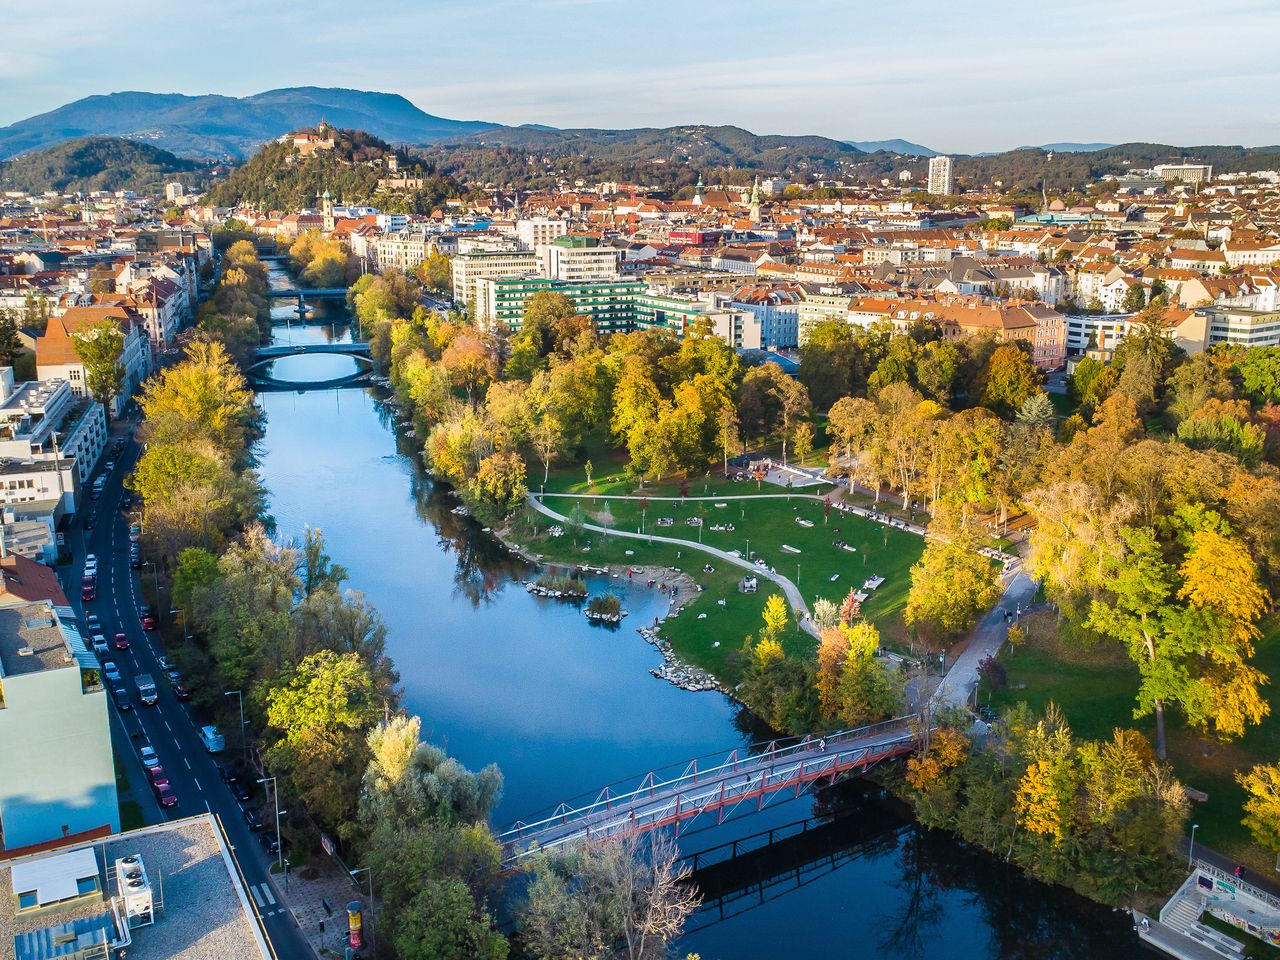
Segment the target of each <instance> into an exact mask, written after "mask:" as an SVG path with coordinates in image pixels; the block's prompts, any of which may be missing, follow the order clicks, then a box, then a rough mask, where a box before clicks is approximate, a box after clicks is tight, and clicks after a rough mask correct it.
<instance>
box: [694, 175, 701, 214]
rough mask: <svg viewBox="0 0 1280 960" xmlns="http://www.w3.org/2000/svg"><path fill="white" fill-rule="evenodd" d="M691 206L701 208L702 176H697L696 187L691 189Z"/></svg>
mask: <svg viewBox="0 0 1280 960" xmlns="http://www.w3.org/2000/svg"><path fill="white" fill-rule="evenodd" d="M693 205H694V206H695V207H700V206H702V174H698V185H697V186H696V187H694V188H693Z"/></svg>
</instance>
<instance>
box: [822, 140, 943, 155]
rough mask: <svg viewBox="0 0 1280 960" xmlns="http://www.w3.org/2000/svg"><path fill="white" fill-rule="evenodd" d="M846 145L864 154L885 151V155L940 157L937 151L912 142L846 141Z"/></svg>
mask: <svg viewBox="0 0 1280 960" xmlns="http://www.w3.org/2000/svg"><path fill="white" fill-rule="evenodd" d="M845 143H847V144H849V145H850V146H853V147H857V148H858V149H859V150H861V151H862V152H863V153H876V152H877V151H880V150H883V151H884V152H885V153H900V154H902V155H904V156H908V157H936V156H937V155H938V151H937V150H930V149H929V148H928V147H924V146H921V145H920V144H918V143H912V142H911V141H910V140H846V141H845Z"/></svg>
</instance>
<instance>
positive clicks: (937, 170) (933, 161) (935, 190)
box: [928, 156, 955, 197]
mask: <svg viewBox="0 0 1280 960" xmlns="http://www.w3.org/2000/svg"><path fill="white" fill-rule="evenodd" d="M954 169H955V165H954V161H953V160H952V159H951V158H950V157H942V156H938V157H930V158H929V186H928V191H929V193H931V194H933V195H935V196H939V197H945V196H947V195H948V194H951V193H955V176H954Z"/></svg>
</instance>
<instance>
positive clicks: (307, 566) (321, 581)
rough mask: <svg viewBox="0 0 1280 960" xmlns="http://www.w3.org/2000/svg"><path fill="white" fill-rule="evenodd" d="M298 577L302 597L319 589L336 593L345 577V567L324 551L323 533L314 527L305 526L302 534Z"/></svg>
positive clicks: (308, 595)
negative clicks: (300, 582) (300, 583)
mask: <svg viewBox="0 0 1280 960" xmlns="http://www.w3.org/2000/svg"><path fill="white" fill-rule="evenodd" d="M298 558H299V562H298V577H299V579H300V580H301V581H302V595H303V597H310V596H311V595H312V594H314V593H316V592H317V591H319V590H330V591H333V592H334V593H337V591H338V588H339V587H341V586H342V584H343V582H344V581H345V580H346V579H347V569H346V567H343V566H341V565H339V564H336V563H334V562H333V558H332V557H330V556H329V554H327V553H326V552H325V549H324V533H323V532H321V531H320V530H318V529H317V528H315V527H307V528H306V529H305V530H304V531H303V534H302V547H301V549H299V550H298Z"/></svg>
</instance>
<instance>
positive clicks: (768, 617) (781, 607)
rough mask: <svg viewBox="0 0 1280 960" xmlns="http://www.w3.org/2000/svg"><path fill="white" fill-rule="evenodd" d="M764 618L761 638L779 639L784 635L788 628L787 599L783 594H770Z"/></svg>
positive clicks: (762, 615) (765, 604)
mask: <svg viewBox="0 0 1280 960" xmlns="http://www.w3.org/2000/svg"><path fill="white" fill-rule="evenodd" d="M761 618H762V619H763V620H764V629H763V630H762V631H761V633H760V637H761V639H767V640H777V639H778V638H779V637H781V636H782V632H783V631H784V630H786V629H787V619H788V611H787V601H786V600H784V599H783V598H782V595H781V594H778V593H774V594H770V596H769V598H768V599H767V600H765V602H764V613H762V614H761Z"/></svg>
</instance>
